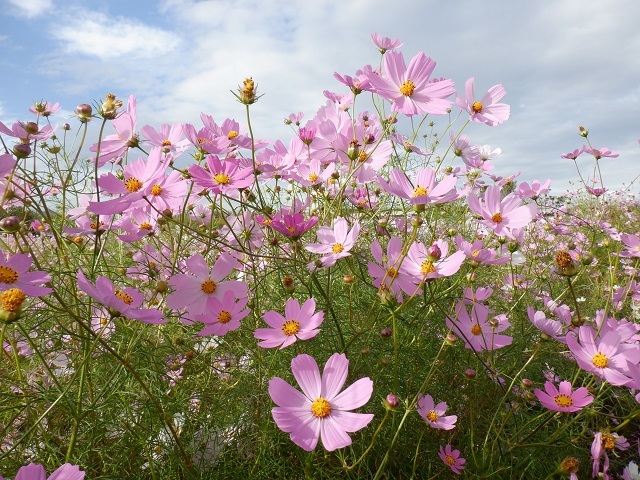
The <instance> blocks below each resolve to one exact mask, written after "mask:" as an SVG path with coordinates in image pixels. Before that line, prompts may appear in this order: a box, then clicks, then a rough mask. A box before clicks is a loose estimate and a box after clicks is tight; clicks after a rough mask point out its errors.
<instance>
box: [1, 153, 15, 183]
mask: <svg viewBox="0 0 640 480" xmlns="http://www.w3.org/2000/svg"><path fill="white" fill-rule="evenodd" d="M16 163H17V160H16V159H15V158H13V155H11V154H10V153H5V154H3V155H0V177H8V176H9V174H10V173H11V172H12V171H13V169H14V167H15V166H16Z"/></svg>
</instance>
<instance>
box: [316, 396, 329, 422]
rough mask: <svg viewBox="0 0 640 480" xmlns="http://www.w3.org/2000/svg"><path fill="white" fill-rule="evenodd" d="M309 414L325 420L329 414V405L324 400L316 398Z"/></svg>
mask: <svg viewBox="0 0 640 480" xmlns="http://www.w3.org/2000/svg"><path fill="white" fill-rule="evenodd" d="M311 413H312V414H313V416H314V417H318V418H325V417H327V416H328V415H329V414H330V413H331V404H330V403H329V402H328V401H327V400H326V399H325V398H322V397H318V398H316V399H315V400H314V401H313V403H312V404H311Z"/></svg>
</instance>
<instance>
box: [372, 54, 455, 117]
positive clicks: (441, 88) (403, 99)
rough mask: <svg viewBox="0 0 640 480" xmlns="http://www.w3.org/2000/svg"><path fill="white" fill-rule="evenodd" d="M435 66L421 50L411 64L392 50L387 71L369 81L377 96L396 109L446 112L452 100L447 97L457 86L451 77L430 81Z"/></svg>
mask: <svg viewBox="0 0 640 480" xmlns="http://www.w3.org/2000/svg"><path fill="white" fill-rule="evenodd" d="M435 68H436V62H434V61H433V60H431V58H430V57H427V56H426V55H425V54H424V53H422V52H421V53H418V54H417V55H416V56H415V57H413V58H412V59H411V62H409V67H407V66H406V64H405V61H404V56H403V55H402V53H401V52H389V53H387V54H386V55H385V56H384V71H385V74H384V75H377V74H375V73H371V74H370V75H369V82H371V85H372V86H373V87H374V88H375V91H376V93H378V95H380V96H381V97H383V98H386V99H388V100H391V101H392V103H393V107H392V109H393V111H394V112H400V113H404V114H405V115H408V116H411V115H421V114H424V113H431V114H434V115H445V114H446V113H447V110H448V109H449V108H450V107H451V104H452V103H453V102H451V101H450V100H445V99H446V98H447V97H448V96H450V95H451V94H453V93H455V88H454V86H453V82H452V81H451V80H438V81H430V80H429V77H430V76H431V73H432V72H433V70H434V69H435Z"/></svg>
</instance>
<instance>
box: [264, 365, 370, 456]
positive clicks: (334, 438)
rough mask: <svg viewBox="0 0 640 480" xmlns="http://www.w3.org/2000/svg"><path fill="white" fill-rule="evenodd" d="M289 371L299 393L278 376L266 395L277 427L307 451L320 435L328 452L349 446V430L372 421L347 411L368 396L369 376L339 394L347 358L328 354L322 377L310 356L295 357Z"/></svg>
mask: <svg viewBox="0 0 640 480" xmlns="http://www.w3.org/2000/svg"><path fill="white" fill-rule="evenodd" d="M291 370H292V372H293V376H294V377H295V379H296V380H297V381H298V384H299V385H300V388H301V389H302V393H300V392H299V391H298V390H296V389H295V388H293V387H292V386H291V385H289V384H288V383H287V382H285V381H284V380H283V379H281V378H279V377H275V378H272V379H271V380H270V381H269V395H270V396H271V399H272V400H273V402H274V403H275V404H276V405H277V407H276V408H274V409H272V410H271V415H273V419H274V420H275V422H276V424H277V425H278V428H280V430H282V431H283V432H287V433H289V434H290V438H291V441H293V442H294V443H295V444H296V445H298V446H299V447H301V448H303V449H304V450H306V451H308V452H310V451H312V450H314V449H315V448H316V445H317V444H318V438H320V437H321V438H322V445H323V446H324V448H325V449H326V450H328V451H330V452H331V451H333V450H336V449H338V448H344V447H347V446H349V445H351V437H349V435H348V433H352V432H357V431H358V430H360V429H362V428H364V427H366V426H367V425H368V424H369V422H371V420H373V414H371V413H353V412H350V410H353V409H356V408H359V407H361V406H363V405H364V404H365V403H367V402H368V401H369V399H370V398H371V394H372V393H373V382H372V381H371V379H370V378H368V377H365V378H361V379H359V380H357V381H356V382H355V383H353V384H352V385H351V386H350V387H348V388H347V389H346V390H344V391H343V392H342V393H340V390H341V389H342V387H343V386H344V383H345V381H346V379H347V373H348V370H349V360H347V357H346V356H345V355H344V354H338V353H334V354H333V355H331V357H329V360H327V363H326V364H325V367H324V371H323V373H322V377H320V371H319V369H318V364H317V363H316V361H315V360H314V359H313V357H311V356H309V355H304V354H303V355H298V356H297V357H295V358H294V359H293V360H292V361H291Z"/></svg>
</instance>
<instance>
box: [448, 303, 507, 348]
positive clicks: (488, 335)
mask: <svg viewBox="0 0 640 480" xmlns="http://www.w3.org/2000/svg"><path fill="white" fill-rule="evenodd" d="M455 313H456V316H457V318H456V320H455V322H453V321H451V319H450V318H448V317H447V320H446V323H447V327H449V328H450V329H451V330H452V331H453V333H455V334H456V335H458V336H460V337H462V339H463V340H464V342H465V345H464V346H465V348H468V349H470V350H473V351H476V352H481V351H483V350H497V349H499V348H502V347H506V346H507V345H511V342H512V341H513V338H512V337H510V336H508V335H499V333H501V332H504V331H505V330H506V329H507V328H509V326H510V324H509V321H508V320H507V319H506V316H504V315H498V316H496V317H493V318H492V324H490V323H489V321H488V317H489V308H488V307H486V306H485V305H483V304H481V303H474V304H473V305H472V307H471V313H469V312H468V311H467V308H466V306H465V304H464V302H463V301H459V302H458V303H457V305H456V309H455Z"/></svg>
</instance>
